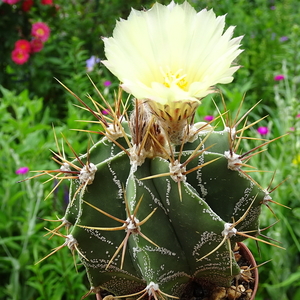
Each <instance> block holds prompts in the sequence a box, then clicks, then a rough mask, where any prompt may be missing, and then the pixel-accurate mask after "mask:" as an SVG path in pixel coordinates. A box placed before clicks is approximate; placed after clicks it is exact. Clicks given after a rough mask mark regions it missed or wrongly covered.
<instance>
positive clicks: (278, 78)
mask: <svg viewBox="0 0 300 300" xmlns="http://www.w3.org/2000/svg"><path fill="white" fill-rule="evenodd" d="M284 78H285V77H284V75H282V74H280V75H276V76H274V80H275V81H280V80H283V79H284Z"/></svg>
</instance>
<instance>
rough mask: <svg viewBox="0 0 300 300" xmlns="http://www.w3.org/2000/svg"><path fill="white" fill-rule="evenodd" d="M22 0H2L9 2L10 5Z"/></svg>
mask: <svg viewBox="0 0 300 300" xmlns="http://www.w3.org/2000/svg"><path fill="white" fill-rule="evenodd" d="M19 1H20V0H2V2H3V3H7V4H10V5H13V4H16V3H18V2H19Z"/></svg>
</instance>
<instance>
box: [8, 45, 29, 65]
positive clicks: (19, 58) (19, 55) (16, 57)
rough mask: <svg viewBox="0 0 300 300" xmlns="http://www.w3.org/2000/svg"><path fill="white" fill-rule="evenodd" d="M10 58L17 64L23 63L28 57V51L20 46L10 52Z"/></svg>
mask: <svg viewBox="0 0 300 300" xmlns="http://www.w3.org/2000/svg"><path fill="white" fill-rule="evenodd" d="M11 59H12V60H13V62H14V63H16V64H18V65H23V64H24V63H26V62H27V61H28V59H29V53H28V52H26V51H24V50H23V49H21V48H15V49H14V50H13V51H12V53H11Z"/></svg>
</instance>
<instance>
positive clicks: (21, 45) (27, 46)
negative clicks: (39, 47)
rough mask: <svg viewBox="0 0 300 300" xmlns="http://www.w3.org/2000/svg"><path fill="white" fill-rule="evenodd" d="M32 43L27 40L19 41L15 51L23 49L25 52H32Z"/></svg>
mask: <svg viewBox="0 0 300 300" xmlns="http://www.w3.org/2000/svg"><path fill="white" fill-rule="evenodd" d="M30 48H31V47H30V43H29V42H28V41H27V40H18V41H16V42H15V49H21V50H23V51H24V52H27V53H29V52H30Z"/></svg>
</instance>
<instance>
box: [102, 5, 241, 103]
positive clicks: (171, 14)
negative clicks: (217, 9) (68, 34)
mask: <svg viewBox="0 0 300 300" xmlns="http://www.w3.org/2000/svg"><path fill="white" fill-rule="evenodd" d="M224 26H225V16H220V17H216V16H215V14H214V12H213V11H212V10H209V11H207V10H206V9H203V10H201V11H200V12H198V13H197V12H196V11H195V9H194V8H192V7H191V5H190V4H189V3H187V2H184V3H183V4H175V3H174V2H173V1H172V2H171V3H170V4H169V5H168V6H164V5H161V4H158V3H156V4H154V5H153V7H152V8H151V9H150V10H148V11H141V12H140V11H137V10H132V11H131V13H130V15H129V17H128V19H127V20H120V21H119V22H117V25H116V28H115V29H114V32H113V37H110V38H105V39H104V43H105V53H106V57H107V60H106V61H103V63H104V64H105V65H106V66H107V67H108V68H109V69H110V71H111V72H112V73H113V74H115V75H116V76H117V77H118V78H119V79H120V81H121V82H122V87H123V88H124V90H125V91H127V92H128V93H131V94H132V95H134V96H135V97H136V98H138V99H150V100H154V101H159V102H161V103H162V104H165V103H167V102H169V101H177V100H188V101H198V99H200V98H202V97H204V96H206V95H207V94H209V93H210V92H212V86H214V85H215V84H217V83H229V82H231V81H232V80H233V77H232V74H233V73H234V72H235V71H236V70H237V69H238V68H239V67H238V66H235V67H231V64H232V62H233V60H234V59H235V58H236V57H237V56H238V55H239V54H240V53H241V51H242V50H240V49H239V47H240V41H241V39H242V37H238V38H234V39H232V34H233V30H234V27H229V28H228V29H227V30H226V31H225V32H224Z"/></svg>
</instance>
